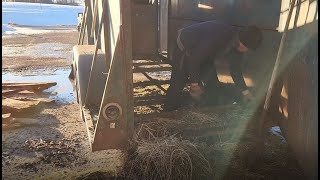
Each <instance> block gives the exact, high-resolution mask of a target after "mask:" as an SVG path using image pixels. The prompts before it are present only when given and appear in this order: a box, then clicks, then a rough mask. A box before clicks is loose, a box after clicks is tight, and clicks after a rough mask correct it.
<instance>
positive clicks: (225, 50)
mask: <svg viewBox="0 0 320 180" xmlns="http://www.w3.org/2000/svg"><path fill="white" fill-rule="evenodd" d="M261 41H262V33H261V31H260V30H259V29H257V28H255V27H251V26H250V27H244V28H239V27H234V26H231V25H228V24H226V23H223V22H221V21H217V20H214V21H207V22H203V23H198V24H193V25H191V26H188V27H185V28H183V29H180V30H179V31H178V36H177V46H176V48H175V50H174V53H173V60H172V73H171V80H170V87H169V89H168V91H167V94H166V100H165V106H164V109H165V110H167V111H170V110H175V109H177V108H179V107H180V106H181V102H182V90H183V88H184V87H185V85H186V83H187V82H189V83H190V91H189V94H190V96H191V97H192V98H193V99H194V100H196V101H200V100H201V97H202V95H203V94H204V92H205V91H209V90H210V89H213V88H212V87H213V86H215V85H216V84H217V82H219V80H218V77H217V73H216V70H215V67H214V60H215V59H218V58H219V57H226V58H227V60H228V61H229V67H230V73H231V76H232V79H233V81H234V83H235V85H236V87H237V88H238V89H239V91H240V92H241V93H242V94H243V95H244V98H246V99H251V98H252V95H251V92H250V91H249V90H248V88H247V86H246V84H245V81H244V79H243V74H242V67H241V64H242V56H243V54H244V53H245V52H247V51H248V50H249V49H252V50H254V49H256V48H257V47H258V46H259V45H260V44H261ZM203 83H205V84H206V87H205V88H204V86H203Z"/></svg>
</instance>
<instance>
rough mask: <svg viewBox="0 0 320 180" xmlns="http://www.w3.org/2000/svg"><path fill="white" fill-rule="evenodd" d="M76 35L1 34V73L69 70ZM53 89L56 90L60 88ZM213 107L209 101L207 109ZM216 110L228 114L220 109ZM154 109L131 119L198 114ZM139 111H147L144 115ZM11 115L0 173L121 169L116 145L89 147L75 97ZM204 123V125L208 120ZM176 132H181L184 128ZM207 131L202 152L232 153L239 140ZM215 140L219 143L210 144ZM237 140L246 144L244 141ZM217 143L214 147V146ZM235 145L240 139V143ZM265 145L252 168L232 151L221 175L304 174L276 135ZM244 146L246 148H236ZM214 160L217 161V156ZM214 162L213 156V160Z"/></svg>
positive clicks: (23, 175)
mask: <svg viewBox="0 0 320 180" xmlns="http://www.w3.org/2000/svg"><path fill="white" fill-rule="evenodd" d="M77 40H78V33H77V32H51V33H41V34H32V35H16V36H9V37H2V48H3V54H2V73H3V74H15V75H19V76H23V75H25V74H28V73H30V72H33V73H35V74H37V73H38V74H39V72H43V71H53V72H55V71H56V70H61V69H64V70H70V64H71V61H72V46H73V45H74V44H76V43H77ZM151 75H153V76H155V77H158V78H160V79H162V80H167V79H168V78H169V76H168V73H162V74H161V73H159V74H154V73H153V74H151ZM61 78H66V79H67V78H68V77H67V75H64V77H61ZM134 78H135V80H134V82H138V81H143V80H145V79H146V78H145V77H144V76H143V75H142V74H135V75H134ZM69 87H70V86H69ZM163 87H165V88H166V87H167V86H163ZM57 93H58V94H59V91H58V92H57ZM159 94H164V92H163V91H161V90H160V89H158V88H157V87H155V86H149V87H137V88H135V95H134V96H135V97H143V96H147V95H159ZM70 95H71V96H73V97H74V96H75V95H74V92H73V90H72V89H70ZM231 104H232V102H231ZM234 106H237V105H234ZM214 109H215V108H214V107H213V109H212V110H214ZM221 111H223V112H225V114H228V111H226V110H225V109H224V110H221ZM159 112H161V106H160V105H159V104H156V105H149V106H148V105H146V106H136V107H135V116H136V120H137V123H136V124H137V125H139V124H141V122H144V121H146V122H149V123H150V122H152V121H153V120H159V118H160V119H161V118H162V120H163V119H165V121H166V122H168V121H171V122H175V121H176V120H180V121H177V122H181V123H180V124H179V123H178V126H179V125H181V124H183V122H184V121H182V120H185V119H186V118H187V117H189V118H190V117H191V121H190V119H189V124H190V123H191V124H192V122H193V121H192V118H194V119H200V118H197V116H185V117H184V116H183V115H188V112H193V110H187V111H186V110H181V111H176V112H174V113H162V114H158V113H159ZM196 112H197V113H198V114H199V112H201V113H203V115H201V117H206V118H207V117H211V118H215V117H216V115H215V114H214V113H212V112H213V111H209V112H208V109H207V110H206V111H201V110H200V111H196ZM143 114H149V115H146V116H144V115H143ZM189 115H190V114H189ZM15 118H16V119H17V120H19V122H20V123H18V125H12V126H10V127H6V128H4V129H3V130H2V176H3V179H38V178H44V179H62V178H66V179H68V178H70V179H76V178H79V179H112V178H111V176H112V174H115V173H116V172H119V171H121V167H122V165H123V162H124V158H125V154H124V153H122V152H121V151H119V150H106V151H101V152H94V153H92V152H91V151H90V146H89V142H88V138H87V131H86V128H85V124H84V122H82V120H81V119H80V114H79V106H78V104H77V103H76V100H75V98H71V99H68V100H67V101H56V102H54V103H50V104H44V105H42V106H41V107H38V108H36V109H34V110H33V111H31V112H26V113H23V114H16V115H15ZM237 118H238V117H236V116H235V117H232V119H237ZM209 119H210V118H209ZM138 121H139V122H140V123H138ZM209 122H210V121H209ZM194 124H196V127H197V128H198V131H197V132H198V133H199V131H201V130H199V126H197V124H198V123H197V122H195V123H194ZM175 125H177V123H175ZM198 125H199V124H198ZM205 126H206V127H208V124H207V125H205ZM181 127H183V126H181ZM181 127H179V128H177V129H173V134H174V131H176V130H179V131H176V133H178V132H184V131H186V130H185V129H183V128H181ZM270 127H271V125H270ZM207 130H208V128H207ZM207 132H208V131H207ZM178 134H179V133H178ZM181 134H182V136H183V133H180V135H181ZM186 134H188V138H187V139H189V140H194V139H195V138H190V134H192V133H186ZM207 134H209V135H206V136H204V137H202V138H198V139H202V140H201V142H202V143H205V144H206V145H207V147H208V148H207V149H208V150H209V151H208V152H207V153H209V154H210V153H212V154H215V155H209V157H212V158H213V159H214V157H216V156H218V157H224V156H225V155H226V154H229V155H230V154H231V155H232V153H233V151H231V149H233V148H234V145H237V143H239V142H232V141H229V140H228V139H221V136H219V138H217V137H216V136H217V135H210V128H209V133H207ZM199 137H200V136H199ZM210 137H214V138H210ZM212 139H218V140H212ZM217 141H218V142H219V143H218V144H215V143H216V142H217ZM242 145H243V147H247V146H246V143H243V144H242ZM216 146H218V147H219V149H215V148H214V147H216ZM229 146H230V147H229ZM231 146H232V147H231ZM239 146H241V145H240V144H239ZM266 146H267V152H266V153H265V155H266V157H265V160H264V162H263V163H262V164H260V165H259V166H258V167H256V168H250V167H249V166H248V165H247V164H246V161H245V160H243V161H242V160H239V159H241V158H242V156H241V153H240V155H239V153H234V154H235V155H234V158H238V160H234V161H233V162H235V163H230V164H231V165H230V166H229V169H231V172H230V173H229V175H227V176H226V179H238V178H237V177H241V178H243V179H302V178H303V177H304V176H303V173H302V172H301V170H300V168H299V166H298V165H297V163H296V160H295V158H294V156H293V154H292V152H291V150H290V148H289V147H288V145H287V144H285V143H283V142H282V140H281V139H280V138H279V137H278V136H275V135H273V134H271V133H269V134H268V140H267V143H266ZM243 149H246V148H242V149H241V150H243ZM241 152H242V151H241ZM234 158H233V159H234ZM208 159H210V158H208ZM214 162H215V163H216V159H214ZM215 163H213V162H212V164H215ZM217 164H219V163H217ZM213 167H214V166H213ZM217 167H218V168H217ZM215 168H216V169H214V170H215V171H219V166H218V165H216V166H215ZM106 172H108V173H106ZM110 174H111V175H110ZM216 174H219V173H216Z"/></svg>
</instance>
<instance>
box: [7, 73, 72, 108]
mask: <svg viewBox="0 0 320 180" xmlns="http://www.w3.org/2000/svg"><path fill="white" fill-rule="evenodd" d="M70 71H71V70H69V69H57V70H46V69H38V70H37V71H31V72H25V73H15V72H4V73H2V82H56V83H57V85H56V86H53V87H51V88H49V89H47V90H44V91H43V92H44V95H47V96H48V97H49V98H50V99H53V100H55V101H56V102H59V103H67V104H69V103H74V102H75V95H74V91H73V86H72V82H70V80H69V78H68V76H69V74H70Z"/></svg>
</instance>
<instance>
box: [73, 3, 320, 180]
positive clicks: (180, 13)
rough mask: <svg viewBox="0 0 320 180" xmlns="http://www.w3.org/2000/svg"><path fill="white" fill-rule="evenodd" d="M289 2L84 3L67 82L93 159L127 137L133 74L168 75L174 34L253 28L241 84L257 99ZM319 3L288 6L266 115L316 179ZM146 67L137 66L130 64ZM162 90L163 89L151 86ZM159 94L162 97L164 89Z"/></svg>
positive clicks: (263, 90) (131, 124)
mask: <svg viewBox="0 0 320 180" xmlns="http://www.w3.org/2000/svg"><path fill="white" fill-rule="evenodd" d="M290 2H291V1H289V0H281V1H275V0H271V1H264V0H237V1H233V0H231V1H225V0H86V1H85V10H84V12H83V16H82V18H81V19H82V21H81V24H80V25H81V28H80V33H79V42H78V45H76V46H74V48H73V65H72V67H73V74H74V77H75V85H76V92H77V100H78V103H79V105H80V113H81V117H82V119H83V120H84V121H85V122H86V125H87V129H88V136H89V141H90V144H91V147H92V150H93V151H98V150H104V149H111V148H120V147H122V145H124V144H126V142H127V140H128V139H130V137H131V136H132V133H133V129H134V111H133V109H134V99H133V85H134V84H133V75H132V74H133V73H134V72H138V71H139V72H142V73H145V72H153V71H160V70H170V67H168V66H160V67H158V68H145V67H140V66H141V65H154V64H161V63H167V64H170V61H171V56H172V50H173V47H174V45H175V42H176V36H177V31H178V30H179V29H180V28H183V27H186V26H188V25H191V24H194V23H198V22H203V21H207V20H214V19H220V20H224V21H225V22H228V23H230V24H232V25H233V26H239V27H241V26H247V25H255V26H257V27H259V28H260V29H261V30H262V31H263V35H264V41H263V43H262V46H261V47H260V48H259V49H258V50H257V51H255V52H250V53H248V55H246V59H247V68H246V70H247V71H246V74H245V76H246V77H247V78H250V79H251V80H252V81H253V82H254V83H253V84H254V87H256V88H257V89H259V91H258V92H259V94H260V96H261V97H264V96H265V94H266V92H267V89H268V88H267V85H268V83H269V81H270V77H271V73H272V69H273V66H274V63H275V59H276V55H277V52H278V48H279V43H280V39H281V36H282V33H283V32H284V29H285V23H286V20H287V18H288V14H289V13H288V12H289V6H290ZM317 24H318V1H315V0H298V1H296V3H295V4H294V9H293V12H292V18H291V20H290V23H289V30H288V34H287V39H286V42H285V44H284V50H283V55H282V58H281V63H280V67H279V71H278V74H280V75H279V76H278V77H277V81H276V82H277V83H276V86H275V88H274V91H273V92H272V103H271V107H270V108H269V110H270V111H273V114H276V117H274V118H275V119H277V123H278V124H279V125H280V127H281V129H282V131H283V132H284V135H285V138H286V139H287V142H288V143H289V145H290V146H291V147H292V149H293V150H294V152H295V154H296V156H297V159H298V161H299V163H300V164H301V167H302V168H303V169H304V171H305V172H306V174H307V175H308V177H309V178H311V179H317V177H318V173H317V169H318V166H317V163H318V111H317V106H318V66H317V65H318V60H317V58H318V43H317V42H318V26H317ZM140 59H148V60H152V61H151V62H150V61H149V62H147V63H146V62H145V63H142V64H139V63H136V61H135V60H140ZM148 78H149V79H150V83H154V84H157V86H159V87H160V88H162V89H164V88H163V87H162V86H161V85H162V84H163V83H167V82H159V81H153V79H152V78H151V77H148ZM164 91H165V89H164Z"/></svg>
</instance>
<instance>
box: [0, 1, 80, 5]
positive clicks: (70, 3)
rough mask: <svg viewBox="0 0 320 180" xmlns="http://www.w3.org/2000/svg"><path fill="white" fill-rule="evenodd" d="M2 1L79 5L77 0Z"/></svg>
mask: <svg viewBox="0 0 320 180" xmlns="http://www.w3.org/2000/svg"><path fill="white" fill-rule="evenodd" d="M2 2H28V3H44V4H63V5H74V6H76V5H79V1H76V0H2Z"/></svg>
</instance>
